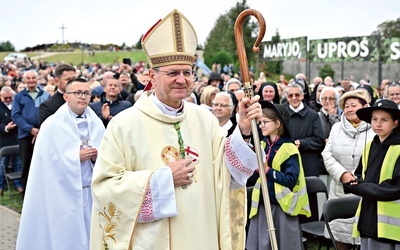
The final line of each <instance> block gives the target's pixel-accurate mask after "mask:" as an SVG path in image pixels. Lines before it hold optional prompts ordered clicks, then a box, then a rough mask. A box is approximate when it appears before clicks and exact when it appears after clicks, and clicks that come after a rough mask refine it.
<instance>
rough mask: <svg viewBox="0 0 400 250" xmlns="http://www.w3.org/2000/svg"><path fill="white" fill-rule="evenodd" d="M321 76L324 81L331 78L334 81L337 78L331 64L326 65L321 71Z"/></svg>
mask: <svg viewBox="0 0 400 250" xmlns="http://www.w3.org/2000/svg"><path fill="white" fill-rule="evenodd" d="M319 76H320V77H321V78H322V79H325V77H327V76H330V77H332V79H334V78H335V71H334V70H333V69H332V67H331V66H330V65H329V64H324V66H322V68H320V69H319Z"/></svg>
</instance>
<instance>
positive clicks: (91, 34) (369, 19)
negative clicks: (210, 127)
mask: <svg viewBox="0 0 400 250" xmlns="http://www.w3.org/2000/svg"><path fill="white" fill-rule="evenodd" d="M0 2H3V3H4V4H5V2H6V0H0ZM236 2H237V1H236V0H195V1H194V0H153V1H150V0H141V1H138V0H118V1H109V0H107V1H104V0H69V1H55V0H33V1H21V0H16V1H11V2H7V7H5V8H2V13H1V15H0V20H1V23H2V26H1V28H0V41H7V40H9V41H10V42H11V43H12V44H13V45H14V46H15V48H16V49H17V50H21V49H24V48H26V47H33V46H35V45H37V44H43V43H54V42H57V41H58V42H62V30H61V29H60V27H61V26H62V25H64V26H65V27H66V29H65V30H64V39H65V40H66V41H69V42H75V41H78V42H85V43H100V44H106V43H115V44H118V45H121V44H122V43H123V42H125V43H126V44H127V45H133V44H135V43H136V42H137V41H138V40H139V38H140V36H141V35H142V34H144V33H146V31H147V30H148V29H149V28H150V27H151V26H152V25H153V24H154V23H155V22H157V21H158V20H159V19H161V18H163V17H164V16H166V15H167V14H168V13H169V12H171V11H172V10H173V9H174V8H176V9H178V10H179V11H180V12H182V13H183V14H184V15H185V16H186V17H187V18H188V19H189V20H190V22H191V23H192V25H193V26H194V28H195V29H196V32H197V36H198V39H199V43H201V44H203V43H204V42H205V40H206V38H207V36H208V34H209V32H210V31H211V30H212V28H213V27H214V24H215V21H216V20H217V18H218V17H219V16H220V15H222V14H225V13H226V12H227V11H228V10H229V9H230V8H232V7H233V6H235V4H236ZM4 4H3V5H4ZM247 4H248V5H249V6H250V8H253V9H256V10H258V11H260V12H261V13H262V15H263V16H264V18H265V21H266V24H267V29H266V35H265V37H264V40H270V39H271V37H272V36H273V35H275V32H276V30H278V31H279V33H280V35H281V38H295V37H302V36H308V37H309V39H319V38H335V37H345V36H364V35H370V34H371V33H372V32H373V31H374V30H376V28H377V26H378V25H379V24H381V23H382V22H385V21H388V20H395V19H397V18H399V17H400V3H399V1H398V0H379V1H378V0H334V1H323V0H302V1H298V0H248V1H247ZM3 7H4V6H3Z"/></svg>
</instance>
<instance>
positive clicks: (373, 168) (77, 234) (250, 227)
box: [0, 10, 400, 250]
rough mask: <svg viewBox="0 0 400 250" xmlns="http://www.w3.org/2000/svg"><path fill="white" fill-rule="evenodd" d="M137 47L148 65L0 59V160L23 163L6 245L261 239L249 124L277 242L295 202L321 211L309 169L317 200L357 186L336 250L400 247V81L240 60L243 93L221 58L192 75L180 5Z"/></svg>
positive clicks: (338, 223) (291, 224)
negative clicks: (320, 186)
mask: <svg viewBox="0 0 400 250" xmlns="http://www.w3.org/2000/svg"><path fill="white" fill-rule="evenodd" d="M176 20H179V22H176ZM179 25H182V27H180V26H179ZM176 26H179V27H176ZM183 27H184V28H185V29H183ZM180 28H182V30H183V31H182V32H181V30H180ZM178 31H179V32H178ZM163 34H171V35H170V36H168V37H170V38H171V40H168V39H166V40H165V41H163V42H164V43H166V44H168V43H170V44H171V46H165V47H163V48H162V49H159V48H158V47H159V46H158V44H159V40H158V39H157V38H159V37H160V36H161V35H163ZM177 38H179V39H178V40H179V41H182V43H184V44H183V45H184V46H182V47H180V46H175V47H174V46H173V45H174V44H175V41H176V39H177ZM142 44H143V47H144V49H145V52H146V54H147V56H148V59H149V65H146V64H145V63H143V62H138V63H134V64H132V65H130V64H129V63H118V64H115V65H112V66H107V65H101V64H97V63H93V64H90V65H81V66H73V65H68V64H66V63H63V62H60V63H57V64H52V63H47V62H45V61H44V60H40V61H30V60H28V61H25V62H15V63H12V62H4V63H1V64H0V68H1V74H2V76H0V84H1V91H0V94H1V103H0V110H1V111H2V112H1V113H0V146H1V147H4V146H9V145H15V144H19V145H20V155H15V156H13V157H11V159H10V157H3V159H1V161H2V164H3V165H4V166H5V169H6V170H7V171H19V170H22V179H21V180H16V181H15V182H14V187H15V189H17V190H18V192H21V193H23V195H24V205H23V210H22V217H21V224H20V229H19V235H18V242H17V249H31V248H32V247H33V246H34V247H33V248H38V249H56V248H57V249H63V248H65V249H89V246H91V248H92V249H128V248H130V247H132V248H135V246H140V247H141V248H143V249H166V248H168V249H244V248H246V249H248V250H251V249H270V240H269V236H268V227H267V223H266V217H265V207H264V202H263V199H262V198H261V193H260V189H261V184H260V182H261V181H260V174H259V172H258V170H257V167H258V164H257V157H256V155H255V152H254V146H257V145H253V144H252V143H253V136H259V138H260V141H261V145H260V146H261V148H262V153H263V160H264V167H265V173H266V177H267V183H266V185H267V187H268V195H269V197H270V202H271V206H272V214H273V218H274V222H275V224H276V225H278V226H277V228H278V229H277V232H276V233H277V240H278V246H279V249H301V248H302V247H303V246H302V235H301V229H300V226H299V222H300V215H304V216H305V217H311V218H310V219H311V220H318V213H317V211H313V209H310V208H313V207H315V206H314V205H315V204H316V203H317V201H316V200H313V199H311V198H310V199H309V197H308V196H307V192H306V186H305V178H306V177H308V176H317V177H318V176H319V175H321V174H328V175H329V176H330V177H331V182H330V183H329V185H328V186H329V199H337V198H340V197H343V196H348V195H358V196H361V197H362V201H361V202H360V205H359V209H358V211H357V215H356V216H355V218H351V219H346V220H335V221H333V222H331V228H332V231H333V233H334V235H335V239H336V240H337V241H338V246H339V248H340V249H349V248H350V247H351V246H352V245H359V244H361V246H362V249H378V248H382V249H398V248H400V224H399V223H398V222H397V220H398V217H399V216H398V215H397V214H396V213H397V211H398V210H396V207H398V206H399V205H398V204H399V200H400V161H399V159H400V158H399V152H400V149H399V147H400V135H399V127H398V123H399V121H400V111H399V108H400V83H399V82H396V81H391V80H388V79H385V80H383V81H382V83H381V84H380V85H379V86H378V87H377V88H376V89H374V88H373V87H372V86H371V85H370V83H369V82H367V81H364V80H361V81H360V82H354V81H349V80H346V79H344V80H340V81H339V82H337V83H335V82H334V81H333V79H332V78H331V77H325V78H324V79H322V78H321V77H319V76H317V77H315V78H313V80H312V81H309V80H308V79H307V78H306V76H305V75H304V74H302V73H299V74H297V75H296V76H295V77H293V79H288V80H286V79H285V77H284V76H283V75H282V76H281V77H280V79H279V82H277V83H275V82H272V81H267V79H266V77H265V74H264V73H260V75H259V76H258V77H256V76H255V75H254V74H253V73H250V78H251V82H250V84H251V87H252V89H253V91H254V93H255V94H256V96H255V97H254V98H252V99H249V98H247V97H246V96H245V91H244V86H243V83H242V82H241V77H240V75H238V74H234V73H233V69H232V67H227V72H229V73H225V72H221V70H222V69H223V67H216V66H215V67H213V72H212V73H211V74H210V75H201V70H199V69H197V68H196V64H195V59H196V56H195V49H196V46H197V41H196V39H195V31H194V29H193V27H192V26H191V24H190V22H189V21H188V20H187V19H186V18H185V17H184V16H183V15H182V14H181V13H180V12H178V11H177V10H174V11H173V12H171V13H170V14H169V15H168V16H166V17H165V18H164V19H162V20H161V21H160V22H159V23H157V24H156V25H155V26H153V27H152V29H150V30H149V32H147V33H146V36H145V37H143V40H142ZM170 55H173V56H170ZM221 68H222V69H221ZM198 75H201V77H197V76H198ZM252 119H256V120H257V124H258V129H259V131H258V135H252V133H251V131H252V130H251V125H250V124H251V120H252ZM8 166H12V167H13V168H14V169H13V170H12V169H8ZM0 171H1V173H0V175H1V176H3V168H1V169H0ZM3 186H4V185H3V178H2V177H1V178H0V193H1V194H2V193H3ZM246 186H247V187H253V191H252V194H251V197H247V200H248V202H251V209H250V211H247V213H246V207H247V205H246ZM392 218H397V220H392ZM246 221H247V226H246ZM245 226H246V230H245ZM32 232H34V233H32ZM246 234H247V237H246ZM50 235H51V236H50ZM288 235H290V237H289V238H288V237H287V236H288ZM326 235H327V237H328V234H326ZM246 239H247V240H246ZM59 246H62V247H59ZM391 247H396V248H391Z"/></svg>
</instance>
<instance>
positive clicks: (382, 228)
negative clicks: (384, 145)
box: [353, 142, 400, 241]
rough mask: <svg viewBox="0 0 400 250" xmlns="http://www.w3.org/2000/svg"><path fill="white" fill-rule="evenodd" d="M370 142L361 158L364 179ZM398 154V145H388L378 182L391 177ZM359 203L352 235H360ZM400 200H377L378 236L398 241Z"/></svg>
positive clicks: (399, 154)
mask: <svg viewBox="0 0 400 250" xmlns="http://www.w3.org/2000/svg"><path fill="white" fill-rule="evenodd" d="M371 144H372V142H369V143H368V144H367V145H366V149H365V151H364V152H365V154H364V155H363V158H362V167H363V170H362V177H363V179H365V176H364V173H365V171H366V170H367V167H368V157H369V152H370V148H371ZM399 156H400V145H392V146H390V147H389V149H388V151H387V153H386V155H385V158H384V160H383V163H382V169H381V172H380V178H379V183H381V182H383V181H385V180H388V179H391V178H392V177H393V171H394V167H395V164H396V161H397V159H398V158H399ZM361 204H362V202H361V201H360V204H359V205H358V208H357V212H356V215H355V223H354V226H353V236H354V237H357V236H360V232H359V231H358V220H359V217H360V211H361ZM399 211H400V200H395V201H378V227H377V228H378V238H385V239H391V240H396V241H400V214H399Z"/></svg>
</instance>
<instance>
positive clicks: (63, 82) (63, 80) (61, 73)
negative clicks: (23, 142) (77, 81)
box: [39, 64, 76, 126]
mask: <svg viewBox="0 0 400 250" xmlns="http://www.w3.org/2000/svg"><path fill="white" fill-rule="evenodd" d="M75 72H76V70H75V68H74V67H72V66H71V65H68V64H62V65H60V66H58V67H57V68H56V69H55V70H54V76H55V83H56V86H57V91H56V93H55V94H54V95H53V96H52V97H51V98H49V99H48V100H46V101H44V102H43V103H42V104H40V107H39V126H40V125H42V123H43V122H44V120H46V119H47V117H49V116H51V115H52V114H54V113H55V112H56V111H57V110H58V108H59V107H61V106H62V105H63V104H64V103H65V100H64V97H63V94H64V93H65V88H66V86H67V82H68V81H69V80H72V79H74V78H75Z"/></svg>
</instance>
